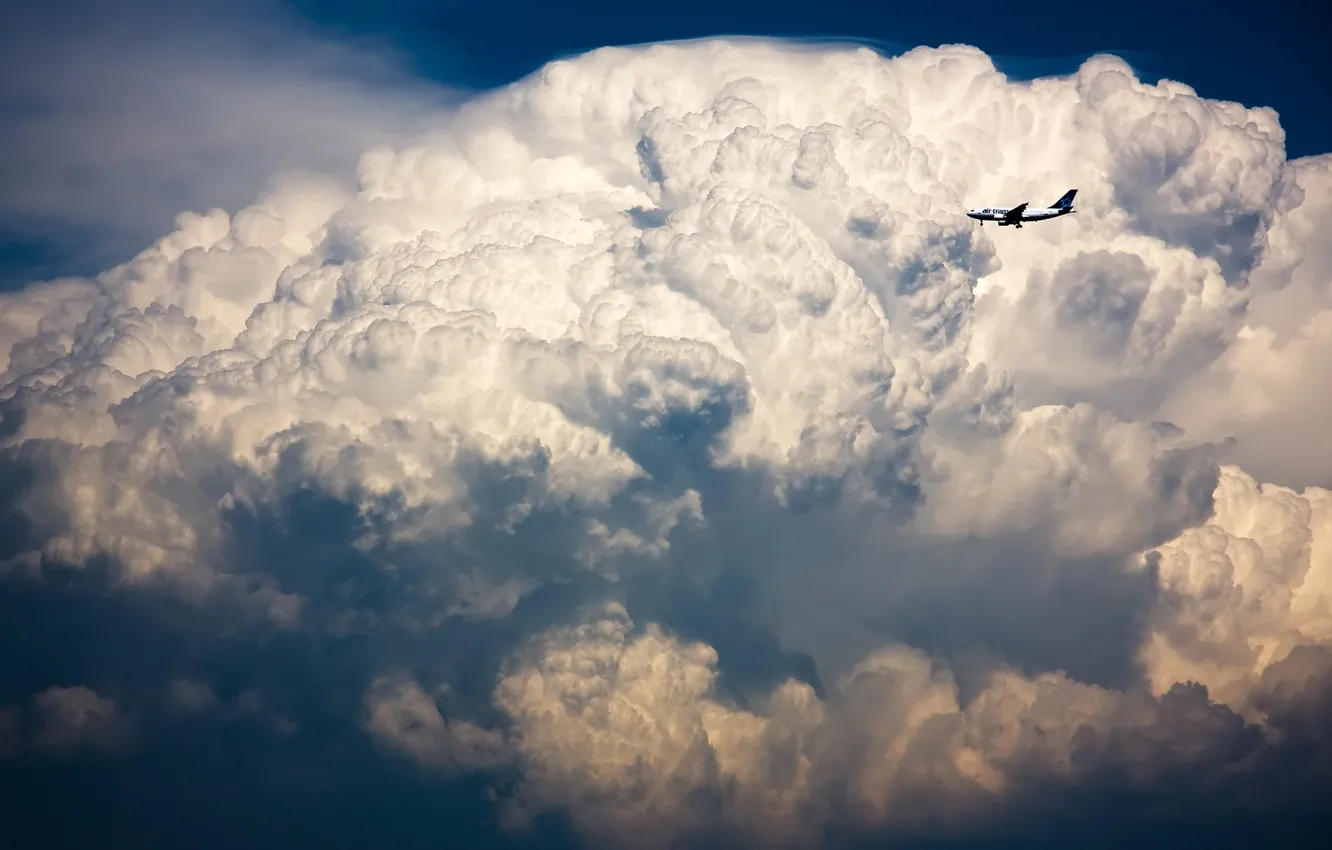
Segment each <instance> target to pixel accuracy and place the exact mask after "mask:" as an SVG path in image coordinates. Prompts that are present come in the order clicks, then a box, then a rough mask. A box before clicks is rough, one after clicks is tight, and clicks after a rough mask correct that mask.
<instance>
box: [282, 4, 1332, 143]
mask: <svg viewBox="0 0 1332 850" xmlns="http://www.w3.org/2000/svg"><path fill="white" fill-rule="evenodd" d="M289 2H291V3H292V4H293V5H294V6H295V7H296V8H297V9H298V10H299V11H301V12H302V13H304V14H305V15H307V16H308V17H309V18H310V19H311V20H313V21H314V22H315V23H317V24H320V25H323V26H326V27H329V28H331V29H333V30H334V31H341V32H343V33H344V34H346V35H349V36H363V35H366V34H375V35H380V36H384V37H387V38H388V39H389V40H391V41H392V42H393V43H395V44H396V45H398V46H399V47H401V48H402V49H404V50H406V51H407V52H409V53H410V54H411V55H412V56H413V57H414V58H415V59H416V62H417V63H418V64H417V67H418V68H419V69H420V70H421V71H422V72H423V73H425V74H427V75H429V76H432V77H436V78H438V79H442V80H446V81H448V82H450V83H454V84H462V85H465V86H468V87H472V88H489V87H492V86H499V85H504V84H506V83H509V82H512V81H513V80H516V79H519V78H521V77H523V76H525V75H527V74H529V73H531V72H533V71H535V70H536V69H538V68H540V67H541V66H542V65H544V64H545V63H546V62H549V61H551V60H553V59H557V58H560V57H565V56H569V55H572V54H577V53H581V52H583V51H585V50H589V49H593V48H596V47H601V46H606V45H629V44H641V43H644V42H652V41H668V40H676V39H689V38H700V37H705V36H712V35H751V36H777V37H784V38H798V39H811V40H848V41H858V42H860V43H863V44H866V45H868V46H872V47H875V48H876V49H878V50H880V52H884V53H888V54H895V53H899V52H901V51H903V50H905V49H909V48H910V47H913V46H915V45H929V46H937V45H940V44H952V43H959V42H960V43H966V44H972V45H975V46H976V47H979V48H981V49H982V50H984V51H986V52H987V53H989V54H990V55H991V56H994V57H996V64H997V65H998V66H999V67H1000V69H1001V70H1003V71H1005V72H1006V73H1009V74H1010V75H1012V76H1014V77H1016V78H1031V77H1037V76H1043V75H1049V74H1060V73H1068V72H1070V71H1073V70H1074V69H1076V67H1077V65H1078V64H1079V63H1080V62H1081V61H1082V60H1083V59H1085V58H1086V57H1087V56H1090V55H1092V54H1094V53H1098V52H1109V53H1115V54H1117V55H1120V56H1122V57H1124V58H1125V59H1126V60H1127V61H1129V62H1130V64H1132V65H1133V66H1134V67H1135V68H1136V69H1137V70H1138V72H1139V73H1140V74H1141V75H1142V76H1143V77H1144V78H1146V79H1148V80H1149V81H1153V82H1154V81H1155V80H1156V79H1159V78H1161V77H1168V78H1171V79H1174V80H1178V81H1181V82H1184V83H1186V84H1188V85H1190V86H1192V87H1193V88H1194V89H1196V90H1197V91H1198V93H1199V94H1200V95H1203V96H1204V97H1211V98H1218V99H1223V100H1234V101H1238V102H1240V103H1243V104H1245V105H1246V106H1270V107H1272V108H1274V109H1276V110H1277V111H1278V112H1279V113H1280V114H1281V122H1282V125H1283V126H1284V127H1285V128H1286V133H1287V152H1288V155H1289V156H1290V157H1291V158H1295V157H1298V156H1306V155H1310V154H1319V153H1324V152H1328V151H1332V115H1329V114H1328V111H1327V110H1326V108H1325V101H1326V96H1325V94H1324V90H1323V88H1322V81H1323V80H1325V79H1327V77H1328V76H1329V73H1332V62H1329V57H1328V52H1327V51H1326V49H1325V44H1324V43H1323V37H1324V36H1325V29H1324V28H1323V27H1321V26H1319V24H1320V23H1321V21H1320V20H1319V19H1318V16H1317V15H1316V14H1315V9H1314V6H1315V4H1313V3H1308V2H1300V0H1296V2H1291V3H1282V2H1273V3H1266V4H1263V5H1262V6H1258V5H1256V4H1254V3H1252V2H1246V3H1240V2H1237V0H1213V1H1212V2H1202V0H1176V2H1161V0H1156V2H1153V0H1119V2H1116V3H1113V4H1110V5H1108V6H1106V5H1102V4H1088V3H1084V2H1080V1H1079V0H1061V2H1049V0H1036V2H1025V3H1022V4H1008V3H1003V2H998V0H982V2H977V1H976V0H954V2H948V3H926V2H919V0H915V1H914V2H887V0H879V2H873V3H865V2H861V1H860V0H856V1H855V2H852V1H851V0H822V2H819V3H817V4H810V3H803V2H802V3H797V2H792V0H763V1H762V2H760V0H729V1H728V0H675V2H670V3H662V4H634V3H626V2H623V0H618V2H612V1H611V0H576V2H565V3H549V2H544V0H508V2H502V3H497V4H493V5H492V4H484V3H475V2H460V0H433V2H432V1H431V0H383V2H380V3H378V4H375V5H371V4H364V3H359V2H355V0H322V2H321V0H289Z"/></svg>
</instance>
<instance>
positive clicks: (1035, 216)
mask: <svg viewBox="0 0 1332 850" xmlns="http://www.w3.org/2000/svg"><path fill="white" fill-rule="evenodd" d="M1077 193H1078V190H1077V189H1069V190H1068V191H1067V192H1065V193H1064V196H1063V197H1062V198H1060V199H1059V200H1057V201H1055V202H1054V203H1053V204H1051V205H1050V206H1048V207H1046V208H1045V209H1035V210H1029V209H1027V202H1026V201H1023V202H1022V203H1020V204H1018V205H1017V206H1015V207H1007V208H1005V207H986V208H985V209H983V210H967V218H974V219H976V220H977V221H979V222H980V223H981V227H984V226H985V222H987V221H997V222H999V226H1000V227H1003V226H1005V225H1010V224H1011V225H1012V226H1013V227H1016V228H1019V229H1021V227H1022V222H1024V221H1045V220H1046V219H1047V218H1059V216H1061V215H1068V214H1069V213H1073V212H1077V210H1075V209H1073V196H1074V195H1076V194H1077Z"/></svg>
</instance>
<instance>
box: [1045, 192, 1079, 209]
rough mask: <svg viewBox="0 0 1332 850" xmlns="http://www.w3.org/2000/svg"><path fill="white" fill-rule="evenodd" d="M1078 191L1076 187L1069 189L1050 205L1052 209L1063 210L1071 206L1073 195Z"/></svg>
mask: <svg viewBox="0 0 1332 850" xmlns="http://www.w3.org/2000/svg"><path fill="white" fill-rule="evenodd" d="M1077 193H1078V190H1077V189H1069V190H1068V191H1067V192H1065V193H1064V196H1063V197H1062V198H1060V199H1059V200H1057V201H1055V202H1054V203H1053V204H1051V205H1050V209H1052V210H1063V209H1068V208H1069V207H1071V206H1073V196H1074V195H1076V194H1077Z"/></svg>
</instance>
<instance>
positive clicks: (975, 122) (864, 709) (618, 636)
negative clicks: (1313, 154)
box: [0, 40, 1332, 848]
mask: <svg viewBox="0 0 1332 850" xmlns="http://www.w3.org/2000/svg"><path fill="white" fill-rule="evenodd" d="M342 176H343V175H330V178H329V179H327V180H322V179H320V178H316V177H310V176H302V177H294V176H293V177H289V178H286V179H283V180H279V181H278V182H276V183H275V184H274V188H273V189H272V190H271V191H270V192H268V193H267V194H266V195H264V196H263V197H260V198H259V199H257V200H256V201H255V202H254V203H253V204H252V205H251V206H248V207H245V208H244V209H240V210H238V211H236V212H234V213H228V212H226V211H223V210H208V211H202V212H186V213H182V214H181V216H180V217H179V219H178V222H177V229H176V230H175V231H174V232H172V233H170V234H168V235H166V236H164V237H162V238H161V239H160V240H158V241H157V242H156V243H155V244H153V245H152V246H151V247H149V248H148V249H146V250H145V251H143V252H142V253H141V254H139V255H138V256H136V257H135V258H134V259H133V260H131V261H130V262H127V263H125V264H123V265H121V266H118V267H116V268H113V269H109V270H107V271H105V272H104V273H102V274H100V275H98V276H97V277H95V278H90V279H62V280H56V281H49V282H42V283H34V284H32V285H30V286H28V287H26V288H24V289H23V290H21V291H18V292H14V293H8V294H0V370H2V374H0V387H2V388H3V389H0V417H2V419H0V475H2V476H3V483H0V531H2V532H3V538H4V541H3V543H0V564H3V572H2V573H0V582H2V583H3V584H2V585H0V594H4V596H5V599H6V601H5V603H4V605H5V608H6V611H7V612H9V613H10V614H11V616H10V617H9V619H8V624H7V625H6V626H5V629H6V631H5V633H4V640H5V642H6V649H7V651H9V652H11V653H24V654H25V655H26V657H27V658H28V659H29V660H27V661H25V662H23V663H20V664H18V665H16V667H15V672H14V674H13V675H7V676H6V677H5V681H4V682H3V692H0V757H3V758H4V759H6V760H7V764H8V767H7V768H6V769H7V770H19V771H33V772H36V773H40V774H41V775H44V776H49V775H52V774H49V773H43V772H44V771H47V772H49V771H51V770H65V771H78V770H80V769H82V768H81V767H80V766H81V765H83V766H87V765H96V770H98V771H110V774H105V775H118V776H120V781H123V782H130V781H133V782H149V781H150V780H149V779H147V778H145V777H146V775H147V774H146V773H144V772H143V770H142V768H141V767H135V765H139V764H141V762H138V761H136V759H140V760H142V759H147V758H157V759H168V761H169V760H170V759H172V758H182V757H183V756H182V754H185V753H192V752H196V751H197V748H199V747H203V748H205V750H206V751H207V752H208V753H209V754H210V755H208V757H207V758H206V759H203V758H202V757H200V758H201V759H202V760H200V761H198V762H195V763H196V764H197V765H212V766H211V767H199V768H198V770H199V771H200V772H201V773H202V772H210V776H209V778H207V779H206V780H205V779H202V778H196V779H193V780H192V779H190V778H189V776H188V773H187V774H185V776H184V778H183V779H181V780H180V781H182V782H184V783H186V784H187V785H188V784H189V783H191V782H196V783H198V793H199V794H200V795H204V794H209V793H212V783H215V782H220V781H221V780H220V779H218V778H217V777H218V776H219V775H220V774H219V773H217V771H220V770H221V769H222V768H219V767H217V765H224V766H225V769H226V770H231V771H236V772H237V775H238V776H240V777H245V776H259V775H262V776H263V777H264V781H263V782H259V783H257V784H256V786H255V790H253V791H252V792H250V793H252V794H254V795H256V797H257V798H258V799H261V800H263V801H264V805H273V806H277V805H279V804H280V801H289V800H298V799H299V800H304V799H306V798H305V797H302V796H301V795H302V794H305V793H307V792H308V791H309V789H311V788H320V787H324V786H323V785H321V784H320V783H332V784H333V785H336V786H337V787H339V788H343V789H344V790H345V789H346V788H351V787H353V786H354V784H355V782H357V781H358V779H356V778H354V776H353V775H354V774H356V773H357V772H358V771H362V770H385V771H399V770H408V769H409V770H408V774H402V773H393V774H392V775H393V776H395V777H397V778H396V779H395V780H394V781H395V782H401V783H406V784H408V785H412V784H416V785H417V786H422V785H424V786H428V787H429V788H430V789H431V791H430V793H431V794H439V795H440V798H441V799H445V798H447V799H450V800H456V799H457V795H459V794H462V795H464V796H465V795H466V794H469V793H474V789H476V788H484V789H485V791H484V793H483V792H479V791H476V792H475V794H476V799H477V800H478V801H482V800H484V806H485V812H486V813H485V814H484V815H477V816H476V817H477V818H479V819H481V820H484V821H485V822H486V824H488V826H485V827H484V829H490V830H491V831H490V832H488V833H486V834H487V835H488V836H489V838H488V839H487V840H492V841H496V842H515V843H524V842H531V841H537V842H538V843H540V842H542V841H546V842H551V843H558V842H566V843H567V842H574V843H580V844H583V845H587V846H606V847H611V846H616V847H623V846H635V847H649V846H660V847H670V846H711V844H710V843H711V842H716V843H717V846H756V847H758V846H761V847H792V848H797V847H798V848H806V847H825V846H828V847H841V846H851V845H854V844H856V842H860V841H863V840H872V839H875V838H884V837H889V836H898V837H903V836H905V837H911V836H934V837H940V836H952V837H967V836H969V837H970V838H972V839H975V838H977V837H984V836H985V835H988V834H991V832H992V831H993V834H1001V833H1002V834H1005V835H1009V836H1011V835H1013V834H1015V832H1014V831H1015V830H1017V831H1019V832H1020V831H1022V830H1027V831H1029V832H1032V833H1033V834H1034V833H1035V832H1039V831H1040V830H1043V829H1049V830H1060V829H1069V828H1076V822H1077V818H1078V817H1079V816H1081V817H1083V821H1082V822H1083V824H1084V825H1085V824H1086V823H1094V822H1097V821H1098V819H1100V818H1103V817H1105V816H1106V813H1107V812H1109V811H1111V807H1112V806H1113V807H1116V809H1115V811H1116V814H1115V817H1116V823H1118V824H1121V825H1123V826H1124V828H1126V829H1131V828H1133V827H1134V825H1140V824H1154V825H1160V824H1181V823H1182V824H1186V825H1187V824H1197V825H1201V826H1205V827H1209V828H1210V827H1215V826H1216V824H1217V820H1216V817H1217V816H1216V815H1215V813H1216V812H1217V811H1223V810H1224V811H1241V810H1242V811H1243V812H1244V813H1247V814H1250V815H1252V816H1254V817H1275V818H1280V817H1283V816H1285V815H1291V816H1292V817H1295V816H1298V817H1318V818H1323V819H1324V820H1326V818H1328V817H1329V816H1332V812H1329V810H1328V809H1327V808H1326V802H1325V801H1323V800H1321V798H1320V797H1319V795H1318V793H1317V792H1316V788H1317V787H1319V783H1320V782H1324V781H1326V780H1327V779H1329V778H1332V777H1329V773H1332V770H1330V767H1332V749H1329V746H1330V745H1332V741H1329V738H1328V735H1327V733H1326V731H1325V730H1326V728H1328V726H1327V724H1328V722H1329V721H1332V710H1329V702H1328V700H1329V697H1332V489H1328V488H1332V430H1329V429H1328V428H1327V427H1326V422H1327V420H1328V416H1329V414H1332V404H1330V403H1329V402H1328V400H1327V399H1328V396H1327V393H1326V392H1325V389H1326V387H1327V386H1328V378H1330V377H1332V373H1330V372H1329V368H1328V366H1327V362H1328V358H1327V357H1326V356H1325V355H1326V354H1327V353H1328V352H1332V258H1330V257H1329V256H1328V254H1327V250H1326V248H1325V247H1324V246H1323V243H1322V241H1321V236H1320V234H1322V233H1323V232H1325V231H1326V230H1327V227H1328V226H1329V225H1332V156H1323V157H1317V158H1311V159H1304V160H1298V161H1294V162H1288V161H1287V160H1286V158H1285V155H1284V149H1283V134H1282V130H1281V127H1280V124H1279V122H1278V119H1277V116H1276V114H1275V113H1273V112H1272V111H1271V110H1268V109H1264V108H1246V107H1244V106H1241V105H1238V104H1233V103H1223V102H1217V101H1212V100H1207V99H1203V98H1200V97H1198V96H1197V95H1196V94H1195V93H1194V92H1193V91H1192V90H1191V89H1189V88H1188V87H1187V86H1184V85H1182V84H1179V83H1175V82H1169V81H1162V82H1161V83H1159V84H1156V85H1149V84H1147V83H1145V82H1143V81H1141V80H1139V79H1137V78H1136V77H1135V76H1134V74H1133V72H1132V70H1131V69H1130V68H1129V67H1127V66H1126V65H1125V64H1124V63H1122V62H1121V61H1119V60H1117V59H1115V58H1113V57H1109V56H1098V57H1095V58H1093V59H1090V60H1088V61H1087V62H1086V63H1085V64H1084V65H1083V66H1082V67H1081V68H1079V69H1078V71H1077V72H1076V73H1074V74H1072V75H1070V76H1067V77H1060V78H1047V79H1038V80H1035V81H1032V82H1022V83H1018V82H1012V81H1010V80H1007V79H1006V78H1005V77H1004V76H1003V75H1002V74H1000V73H999V72H997V71H996V70H995V68H994V67H993V65H992V64H991V62H990V61H989V59H988V58H987V57H986V56H985V55H984V54H983V53H981V52H979V51H978V50H976V49H974V48H970V47H965V46H947V47H942V48H939V49H924V48H922V49H917V50H913V51H911V52H909V53H907V54H905V55H902V56H900V57H897V58H892V59H888V58H884V57H882V56H879V55H877V54H875V53H873V52H871V51H868V50H865V49H846V48H834V47H828V46H821V47H819V48H817V49H815V48H810V47H800V46H796V45H787V44H781V43H768V42H761V41H746V40H740V41H735V40H731V41H726V40H718V41H707V42H698V43H688V44H672V45H655V46H650V47H644V48H635V49H605V50H599V51H594V52H592V53H589V54H585V55H582V56H579V57H577V58H575V59H571V60H568V61H560V62H555V63H553V64H551V65H549V66H547V67H545V68H543V69H542V70H541V71H539V72H538V73H536V74H534V75H533V76H531V77H530V78H528V79H525V80H522V81H520V82H519V83H516V84H514V85H512V86H510V87H508V88H505V89H502V90H498V91H495V92H491V93H489V94H486V95H485V96H482V97H479V98H477V99H475V100H472V101H470V102H468V103H467V104H466V105H465V106H463V107H462V108H461V109H460V110H459V111H458V113H457V115H456V116H454V117H453V118H452V119H451V120H450V121H449V122H448V129H447V131H446V132H444V133H442V134H441V135H439V136H435V137H431V138H430V139H429V141H428V142H427V141H423V142H422V143H421V144H420V145H418V146H415V147H397V148H387V147H377V148H374V149H371V150H368V151H366V152H365V153H364V155H363V156H362V157H361V159H360V163H359V168H358V172H357V175H356V178H357V179H356V181H355V185H356V188H355V189H354V190H353V191H348V190H347V189H346V188H345V186H344V185H343V184H342V183H341V182H340V181H339V180H338V179H335V178H339V177H342ZM1074 187H1076V188H1078V190H1079V193H1078V214H1077V215H1074V216H1071V217H1067V218H1061V219H1059V220H1057V221H1053V222H1047V223H1044V224H1040V225H1033V226H1030V227H1028V228H1024V229H1023V230H1022V231H1003V232H999V231H998V230H997V229H991V228H983V229H982V228H978V227H977V226H976V224H975V222H973V221H971V220H969V219H967V218H966V217H965V215H964V214H963V213H964V210H965V209H966V208H969V207H976V206H985V205H991V204H1004V205H1008V204H1016V203H1019V202H1021V201H1024V200H1027V201H1030V202H1031V203H1033V204H1034V205H1044V204H1046V203H1048V202H1052V201H1054V199H1055V198H1057V197H1058V196H1059V195H1061V194H1062V193H1063V192H1064V191H1065V190H1066V189H1069V188H1074ZM53 624H57V625H53ZM107 647H113V649H108V648H107ZM1320 730H1324V731H1320ZM223 740H225V741H230V742H234V743H232V744H227V745H225V748H221V749H218V748H215V747H220V746H221V745H214V744H208V743H207V742H209V741H215V742H216V741H223ZM200 742H204V743H200ZM247 748H248V749H247ZM362 750H364V752H363V751H362ZM241 751H244V752H247V753H253V754H252V755H237V754H236V753H237V752H241ZM275 754H277V755H275ZM192 758H193V757H192ZM273 764H279V765H280V770H279V769H276V768H273V767H272V765H273ZM52 765H59V767H53V766H52ZM365 765H374V767H373V768H367V767H365ZM86 769H88V770H92V769H93V768H92V767H86ZM117 771H121V773H119V774H117ZM98 775H104V774H98ZM404 776H406V778H404ZM275 777H281V778H275ZM340 777H341V778H340ZM107 781H110V780H107ZM237 781H239V782H246V781H248V780H246V779H244V778H241V779H238V780H237ZM338 783H342V784H341V785H338ZM34 787H44V786H34ZM469 788H470V789H473V791H468V790H466V789H469ZM459 789H464V790H459ZM32 793H37V792H32ZM320 793H323V794H324V795H325V796H324V797H323V799H325V800H327V799H331V797H329V796H328V795H329V794H332V793H333V792H330V791H324V792H320ZM346 793H347V794H348V796H347V797H346V798H345V799H346V801H347V802H345V803H344V804H343V805H345V806H349V807H351V808H353V809H354V808H355V806H356V805H358V798H357V797H356V795H355V794H350V792H346ZM403 793H404V794H406V793H407V792H403ZM284 795H285V796H284ZM339 799H343V798H339ZM1112 800H1113V801H1116V802H1113V803H1112V802H1109V801H1112ZM275 801H277V802H275ZM362 802H363V804H364V805H367V806H370V805H378V804H372V803H370V802H365V801H362ZM441 805H442V804H441ZM450 805H452V803H450ZM1220 807H1224V808H1220ZM1079 813H1081V815H1079ZM284 816H288V817H294V816H292V815H290V814H289V813H288V815H284ZM344 816H346V815H345V813H343V814H338V815H330V817H344ZM1033 824H1039V826H1033ZM1070 824H1073V826H1070ZM422 828H423V829H426V827H424V826H423V827H422ZM1153 828H1154V827H1153ZM478 829H482V827H478ZM427 831H428V830H427ZM251 837H253V836H251ZM435 837H438V836H435ZM218 840H219V841H220V840H222V839H220V838H219V839H218ZM478 840H480V839H478ZM1135 840H1137V839H1135Z"/></svg>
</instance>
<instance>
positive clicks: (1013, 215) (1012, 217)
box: [1004, 201, 1027, 221]
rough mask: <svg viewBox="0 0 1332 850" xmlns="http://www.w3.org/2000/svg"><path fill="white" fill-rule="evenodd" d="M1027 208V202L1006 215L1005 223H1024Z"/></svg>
mask: <svg viewBox="0 0 1332 850" xmlns="http://www.w3.org/2000/svg"><path fill="white" fill-rule="evenodd" d="M1026 208H1027V202H1026V201H1023V202H1022V203H1020V204H1018V205H1017V206H1015V207H1013V208H1012V209H1011V210H1009V211H1008V212H1006V213H1004V221H1022V211H1023V210H1025V209H1026Z"/></svg>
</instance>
